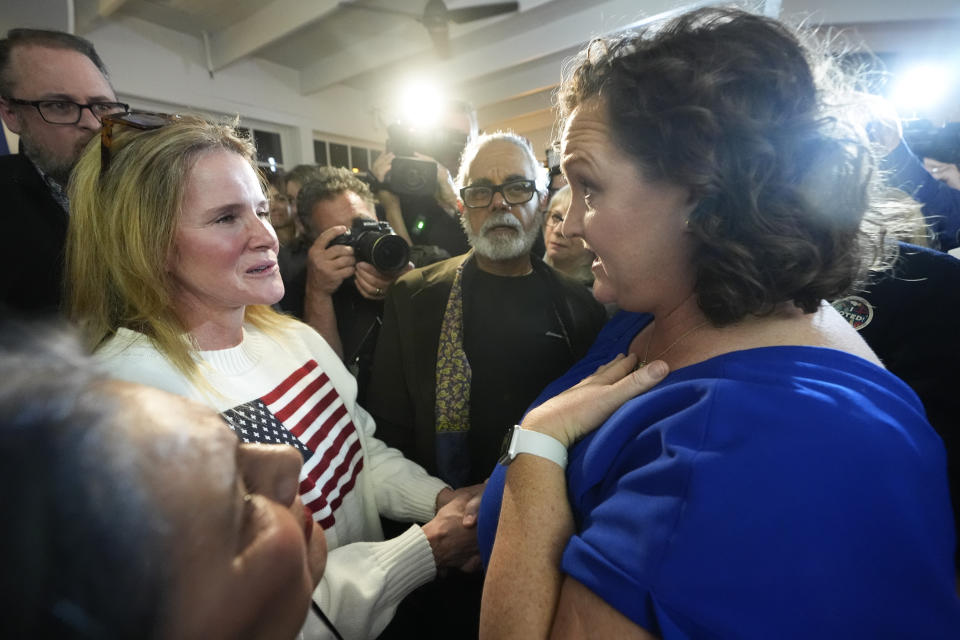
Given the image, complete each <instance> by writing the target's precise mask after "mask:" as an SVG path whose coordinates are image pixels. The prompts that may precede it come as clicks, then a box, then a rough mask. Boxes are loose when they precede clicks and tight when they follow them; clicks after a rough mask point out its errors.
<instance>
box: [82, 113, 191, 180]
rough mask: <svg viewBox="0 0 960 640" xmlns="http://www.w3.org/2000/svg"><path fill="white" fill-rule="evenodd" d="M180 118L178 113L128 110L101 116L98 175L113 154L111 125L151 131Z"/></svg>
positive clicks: (106, 166)
mask: <svg viewBox="0 0 960 640" xmlns="http://www.w3.org/2000/svg"><path fill="white" fill-rule="evenodd" d="M179 119H180V116H178V115H171V114H169V113H154V112H152V111H130V112H127V113H119V114H116V115H108V116H104V117H103V120H102V122H103V127H102V128H101V129H100V175H103V174H104V173H106V171H107V168H108V167H109V166H110V158H111V157H112V156H113V143H114V140H113V127H114V125H122V126H125V127H130V128H132V129H139V130H140V131H153V130H154V129H160V128H163V127H165V126H167V125H168V124H172V123H174V122H176V121H177V120H179Z"/></svg>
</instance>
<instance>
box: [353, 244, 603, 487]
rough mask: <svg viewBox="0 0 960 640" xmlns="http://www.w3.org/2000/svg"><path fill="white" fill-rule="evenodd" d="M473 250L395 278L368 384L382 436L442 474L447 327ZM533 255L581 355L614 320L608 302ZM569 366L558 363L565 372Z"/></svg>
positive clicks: (574, 355)
mask: <svg viewBox="0 0 960 640" xmlns="http://www.w3.org/2000/svg"><path fill="white" fill-rule="evenodd" d="M471 255H472V253H467V254H465V255H462V256H457V257H456V258H451V259H449V260H444V261H443V262H438V263H436V264H432V265H429V266H427V267H424V268H422V269H414V270H413V271H411V272H409V273H407V274H405V275H403V276H402V277H400V278H399V279H398V280H397V281H396V282H395V283H394V284H393V285H391V287H390V289H389V291H388V293H387V298H386V301H385V306H384V317H383V327H382V328H381V330H380V337H379V339H378V341H377V349H376V353H375V355H374V360H373V371H372V374H371V378H370V385H369V387H368V390H367V402H366V408H367V409H368V410H369V411H370V413H371V414H373V416H374V417H375V418H376V420H377V436H378V437H379V438H381V439H382V440H384V441H385V442H386V443H387V444H389V445H390V446H393V447H397V448H398V449H400V450H401V451H403V452H404V454H406V456H407V457H408V458H410V459H411V460H414V461H415V462H417V463H419V464H420V465H422V466H423V467H424V468H426V469H427V470H428V471H429V472H431V473H433V474H434V475H435V474H436V449H435V443H434V438H435V431H436V430H435V426H436V424H435V415H434V405H435V404H436V369H437V349H438V348H439V345H440V327H441V325H442V323H443V314H444V310H445V309H446V306H447V299H448V298H449V297H450V289H451V287H452V286H453V278H454V275H455V274H456V271H457V268H458V267H459V266H460V265H461V264H462V263H463V262H464V261H465V260H466V259H467V258H468V257H469V256H471ZM531 261H532V262H533V268H534V270H536V271H537V272H538V273H540V274H542V275H543V276H544V277H545V279H546V281H547V282H548V286H549V287H550V288H551V289H552V290H553V291H552V293H553V295H552V297H553V300H554V304H555V306H556V308H557V314H558V315H559V316H560V322H561V323H562V325H563V327H564V328H565V330H566V334H567V337H568V339H569V343H568V344H569V347H570V351H571V355H572V358H573V360H572V361H573V362H576V361H577V360H579V359H580V358H581V357H582V356H583V354H585V353H586V351H587V349H589V347H590V345H591V344H593V340H594V338H595V337H596V335H597V333H598V332H599V330H600V328H601V327H602V326H603V324H604V322H606V314H605V312H604V311H603V307H602V306H600V304H599V303H597V301H596V300H594V299H593V294H592V293H591V292H590V290H589V289H588V288H587V287H585V286H583V285H582V284H580V283H578V282H576V281H574V280H572V279H571V278H568V277H567V276H564V275H563V274H561V273H558V272H557V271H555V270H553V269H552V268H550V267H548V266H547V265H546V264H544V262H543V261H542V260H540V259H539V258H537V257H536V256H531ZM532 356H534V354H529V355H527V356H526V357H532ZM518 357H524V356H518ZM561 373H562V372H561V371H558V372H557V375H560V374H561ZM530 400H531V401H532V400H533V398H531V399H530ZM505 427H506V425H505Z"/></svg>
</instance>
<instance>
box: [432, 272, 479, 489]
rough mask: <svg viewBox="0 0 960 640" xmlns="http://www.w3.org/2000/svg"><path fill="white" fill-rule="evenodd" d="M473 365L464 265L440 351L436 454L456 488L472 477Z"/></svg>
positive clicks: (446, 478) (456, 282)
mask: <svg viewBox="0 0 960 640" xmlns="http://www.w3.org/2000/svg"><path fill="white" fill-rule="evenodd" d="M470 382H471V372H470V363H469V362H467V354H466V353H465V352H464V351H463V264H461V265H460V267H459V268H457V273H456V275H454V278H453V286H452V287H451V288H450V297H449V298H448V299H447V308H446V310H445V311H444V312H443V323H442V324H441V325H440V346H439V347H438V349H437V401H436V404H435V408H434V412H435V414H436V425H437V427H436V429H437V438H436V443H437V444H436V451H437V471H438V475H439V476H440V478H441V479H442V480H443V481H444V482H447V483H449V484H450V486H452V487H453V488H454V489H456V488H458V487H462V486H464V485H465V484H466V483H467V478H468V477H469V475H470V452H469V450H468V446H467V435H468V434H469V432H470Z"/></svg>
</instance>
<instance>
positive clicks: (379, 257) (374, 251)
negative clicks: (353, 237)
mask: <svg viewBox="0 0 960 640" xmlns="http://www.w3.org/2000/svg"><path fill="white" fill-rule="evenodd" d="M369 250H370V264H372V265H373V266H375V267H376V268H377V269H379V270H380V271H383V272H384V273H392V272H395V271H400V270H401V269H403V268H404V267H405V266H407V262H409V261H410V246H409V245H408V244H407V241H406V240H404V239H403V238H401V237H400V236H396V235H392V234H391V235H382V236H380V237H378V238H377V239H376V240H374V241H373V243H372V244H371V246H370V248H369Z"/></svg>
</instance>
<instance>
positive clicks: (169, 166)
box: [64, 115, 292, 381]
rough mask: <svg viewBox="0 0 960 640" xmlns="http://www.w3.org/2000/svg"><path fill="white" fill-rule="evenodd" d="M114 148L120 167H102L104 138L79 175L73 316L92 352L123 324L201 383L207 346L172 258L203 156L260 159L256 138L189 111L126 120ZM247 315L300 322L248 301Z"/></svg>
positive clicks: (267, 323) (259, 321)
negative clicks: (133, 124) (190, 323)
mask: <svg viewBox="0 0 960 640" xmlns="http://www.w3.org/2000/svg"><path fill="white" fill-rule="evenodd" d="M112 150H113V151H114V153H113V156H112V159H111V162H110V166H109V168H108V169H107V171H105V172H103V175H101V170H100V167H101V160H100V153H101V152H100V141H99V138H98V137H95V138H94V139H93V140H92V141H91V142H90V144H88V145H87V148H86V150H85V151H84V153H83V156H82V157H81V158H80V161H79V162H78V164H77V166H76V167H75V169H74V171H73V174H72V176H71V179H70V184H69V197H70V227H69V231H68V233H67V248H66V276H67V277H66V286H67V292H66V295H65V298H64V299H65V300H66V301H67V312H68V315H69V317H70V319H71V320H73V321H74V322H75V323H77V325H78V326H79V327H80V329H81V331H82V332H83V336H84V340H85V342H86V345H87V347H88V348H89V349H90V350H92V351H93V350H96V349H97V348H99V347H100V346H101V345H103V344H104V342H105V341H107V340H108V339H109V338H111V337H112V336H113V335H114V334H115V333H116V332H117V330H118V329H120V328H121V327H125V328H127V329H132V330H134V331H138V332H140V333H143V334H144V335H146V336H147V337H149V338H150V340H151V341H152V342H153V344H154V346H155V347H156V348H157V350H158V351H160V353H162V354H163V355H164V356H165V357H166V358H167V359H168V360H170V362H171V363H173V365H174V366H176V367H177V369H179V370H180V371H181V372H183V373H184V375H186V376H187V378H188V379H190V380H191V381H196V378H197V361H196V359H195V358H194V354H195V353H196V351H197V350H198V347H197V345H196V343H195V341H194V340H193V338H192V336H191V335H190V334H189V332H188V331H187V330H186V328H185V327H184V325H183V323H182V322H181V321H180V319H179V318H178V317H177V315H176V313H175V311H174V305H173V299H172V296H171V292H172V291H173V286H172V281H171V279H170V275H169V274H168V273H167V270H166V268H165V267H164V265H165V263H166V260H167V256H168V255H169V254H170V252H171V250H172V249H173V244H174V236H175V231H176V227H177V221H178V219H179V217H180V209H181V204H182V202H183V196H184V191H185V189H186V185H187V179H188V177H189V175H190V170H191V169H192V167H193V165H194V163H195V162H196V160H197V158H198V156H199V155H200V154H202V153H205V152H208V151H212V150H226V151H231V152H233V153H236V154H238V155H240V156H242V157H243V158H244V159H246V160H247V161H248V162H250V163H251V165H253V157H254V149H253V145H252V144H251V143H250V142H249V141H247V140H243V139H241V138H239V137H237V135H236V133H235V132H234V128H233V126H229V125H224V124H215V123H211V122H208V121H207V120H205V119H204V118H202V117H199V116H193V115H182V116H180V117H179V119H177V120H176V121H174V122H172V123H171V124H169V125H168V126H164V127H162V128H159V129H156V130H153V131H139V130H136V129H131V128H128V127H124V126H117V127H115V129H114V135H113V145H112ZM254 168H255V169H256V167H255V166H254ZM258 175H259V172H258ZM261 180H262V177H261ZM245 319H246V320H247V321H248V322H250V323H252V324H254V325H255V326H257V327H258V328H261V329H264V330H277V329H281V328H283V327H285V326H289V324H290V323H291V322H292V320H290V319H288V318H286V317H285V316H282V315H280V314H279V313H277V312H275V311H273V310H272V309H271V308H270V307H267V306H263V305H253V306H249V307H247V309H246V316H245Z"/></svg>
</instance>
